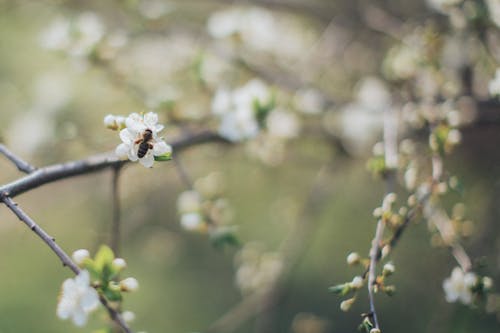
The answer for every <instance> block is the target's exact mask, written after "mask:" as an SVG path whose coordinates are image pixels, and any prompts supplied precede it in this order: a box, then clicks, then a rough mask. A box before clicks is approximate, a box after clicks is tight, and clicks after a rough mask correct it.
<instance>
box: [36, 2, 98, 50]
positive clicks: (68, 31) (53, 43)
mask: <svg viewBox="0 0 500 333" xmlns="http://www.w3.org/2000/svg"><path fill="white" fill-rule="evenodd" d="M104 32H105V29H104V25H103V23H102V22H101V19H100V18H99V17H98V16H97V15H96V14H95V13H92V12H85V13H83V14H81V15H79V16H78V17H76V18H75V19H74V20H70V19H67V18H62V17H59V18H57V19H55V21H54V22H53V23H52V24H51V25H49V27H48V28H47V29H46V30H44V31H43V32H42V34H41V36H40V43H41V45H42V47H44V48H46V49H49V50H55V51H64V52H67V53H68V54H70V55H72V56H76V57H81V56H86V55H88V54H90V53H91V52H92V51H93V50H94V48H95V46H96V45H97V43H99V42H100V41H101V39H102V38H103V36H104Z"/></svg>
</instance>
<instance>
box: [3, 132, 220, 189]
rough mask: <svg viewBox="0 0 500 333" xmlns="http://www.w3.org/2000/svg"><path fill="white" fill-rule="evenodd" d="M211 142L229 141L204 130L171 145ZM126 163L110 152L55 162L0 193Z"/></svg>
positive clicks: (192, 144)
mask: <svg viewBox="0 0 500 333" xmlns="http://www.w3.org/2000/svg"><path fill="white" fill-rule="evenodd" d="M209 142H224V143H227V142H228V141H227V140H225V139H224V138H222V137H220V136H219V135H218V134H217V133H214V132H211V131H202V132H199V133H196V134H193V135H189V136H184V137H181V138H179V139H177V140H175V141H172V142H171V143H170V145H171V146H172V148H173V149H174V150H176V151H180V150H182V149H186V148H188V147H191V146H195V145H199V144H204V143H209ZM126 163H129V161H124V160H121V159H119V158H118V157H116V156H115V155H114V154H109V153H108V154H100V155H95V156H91V157H89V158H86V159H84V160H79V161H71V162H66V163H61V164H54V165H50V166H47V167H43V168H39V169H37V170H36V171H34V172H32V173H30V174H29V175H27V176H25V177H22V178H20V179H18V180H15V181H13V182H11V183H9V184H5V185H2V186H0V193H5V194H6V195H8V196H9V197H11V198H13V197H15V196H17V195H19V194H21V193H24V192H27V191H29V190H32V189H34V188H37V187H39V186H41V185H44V184H47V183H52V182H54V181H57V180H61V179H66V178H71V177H74V176H78V175H84V174H87V173H92V172H96V171H100V170H103V169H107V168H110V167H116V166H120V165H124V164H126Z"/></svg>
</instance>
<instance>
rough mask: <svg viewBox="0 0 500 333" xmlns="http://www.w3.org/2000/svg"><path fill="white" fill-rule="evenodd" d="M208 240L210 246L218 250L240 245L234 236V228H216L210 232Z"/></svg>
mask: <svg viewBox="0 0 500 333" xmlns="http://www.w3.org/2000/svg"><path fill="white" fill-rule="evenodd" d="M210 240H211V241H212V245H213V246H214V247H216V248H218V249H221V248H224V247H225V246H226V245H228V246H235V247H238V246H240V245H241V243H240V241H239V239H238V237H237V236H236V228H235V227H230V226H228V227H218V228H216V229H215V230H213V231H212V232H210Z"/></svg>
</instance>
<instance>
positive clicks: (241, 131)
mask: <svg viewBox="0 0 500 333" xmlns="http://www.w3.org/2000/svg"><path fill="white" fill-rule="evenodd" d="M273 104H274V101H273V96H272V94H271V91H270V89H269V87H268V86H267V85H266V84H265V83H263V82H262V81H260V80H257V79H254V80H252V81H250V82H248V83H247V84H246V85H244V86H242V87H240V88H237V89H235V90H232V91H231V90H228V89H224V88H222V89H219V90H217V92H216V94H215V96H214V99H213V101H212V113H213V114H214V115H215V116H216V117H218V118H219V119H220V125H219V134H220V135H221V136H223V137H225V138H227V139H228V140H231V141H234V142H237V141H243V140H246V139H252V138H255V137H256V136H257V134H258V133H259V129H260V126H261V124H262V121H263V120H264V119H265V117H266V116H267V113H268V112H269V111H270V110H271V109H272V107H273Z"/></svg>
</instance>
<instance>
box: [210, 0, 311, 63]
mask: <svg viewBox="0 0 500 333" xmlns="http://www.w3.org/2000/svg"><path fill="white" fill-rule="evenodd" d="M207 30H208V33H209V34H210V35H211V36H212V37H213V38H216V39H218V40H224V41H227V42H230V43H238V44H243V46H245V47H248V48H249V49H250V50H253V51H258V52H267V53H270V54H273V55H276V56H277V60H278V61H282V62H285V61H287V60H293V59H296V58H297V57H300V55H301V54H302V53H303V50H304V49H307V48H308V47H309V46H310V45H312V43H313V42H314V37H315V35H314V33H312V32H313V31H312V30H311V29H310V30H308V31H307V32H306V31H304V30H303V29H301V28H300V25H297V24H296V22H294V21H293V20H291V19H287V18H286V17H280V16H278V15H276V14H275V13H273V12H271V11H268V10H266V9H263V8H257V7H249V8H244V7H232V8H230V9H224V10H221V11H216V12H214V13H213V14H212V15H211V16H210V17H209V19H208V22H207Z"/></svg>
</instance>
